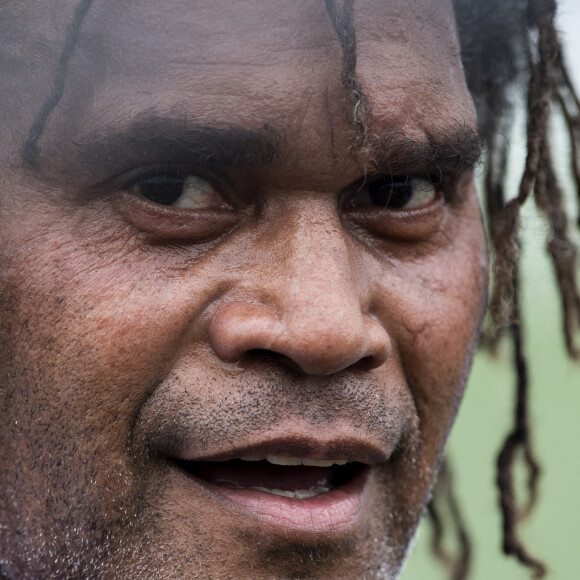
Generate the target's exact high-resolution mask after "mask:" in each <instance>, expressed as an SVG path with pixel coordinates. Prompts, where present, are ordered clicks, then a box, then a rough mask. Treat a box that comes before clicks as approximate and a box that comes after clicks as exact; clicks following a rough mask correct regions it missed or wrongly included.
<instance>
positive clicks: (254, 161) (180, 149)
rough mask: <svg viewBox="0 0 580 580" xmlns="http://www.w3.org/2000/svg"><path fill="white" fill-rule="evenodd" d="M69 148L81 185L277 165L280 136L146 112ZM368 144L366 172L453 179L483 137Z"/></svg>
mask: <svg viewBox="0 0 580 580" xmlns="http://www.w3.org/2000/svg"><path fill="white" fill-rule="evenodd" d="M119 125H120V126H121V127H122V125H121V124H119ZM72 144H73V150H72V152H71V153H72V156H71V157H69V158H68V161H67V164H68V163H71V162H72V163H73V164H74V165H75V166H76V167H77V169H78V170H80V173H79V175H82V176H83V180H85V179H88V181H92V182H95V181H100V179H101V175H102V174H103V172H106V175H107V177H110V176H111V175H114V174H115V173H122V172H124V171H128V170H131V169H135V168H137V167H141V166H145V165H166V164H167V165H171V164H184V165H185V164H188V165H191V166H199V167H203V166H207V167H219V168H236V167H240V168H248V167H250V168H251V167H266V166H269V165H272V164H274V163H275V162H277V161H280V162H283V159H282V157H283V150H284V149H285V145H286V139H285V136H284V134H283V132H282V131H280V130H278V129H275V128H274V127H272V126H270V125H268V124H264V125H263V126H262V127H259V128H257V129H248V128H244V127H240V126H235V125H233V126H232V125H227V126H226V125H224V126H217V125H211V124H204V123H196V122H195V121H194V120H192V119H191V118H187V117H171V116H169V117H168V116H164V115H159V114H157V113H154V112H149V111H147V112H144V113H141V114H140V115H138V116H137V117H136V118H135V119H134V120H133V121H132V122H131V123H130V124H129V125H128V126H126V127H125V128H121V129H116V130H112V131H111V130H109V129H108V127H105V128H103V129H102V130H100V131H97V132H94V133H91V134H88V135H87V136H86V137H84V138H80V139H77V140H75V141H72ZM369 145H370V157H371V160H372V161H371V164H370V167H368V170H369V171H368V172H369V173H375V174H378V173H381V174H391V175H400V174H403V175H404V174H416V175H432V174H459V173H460V172H462V171H465V170H467V169H470V168H472V167H473V166H474V165H475V164H476V163H477V162H478V160H479V158H480V156H481V153H482V151H483V140H482V139H481V138H480V137H479V136H478V135H477V133H476V132H475V131H474V130H473V129H471V128H469V127H465V126H461V127H460V126H451V127H449V128H447V130H445V131H440V132H439V133H436V134H435V133H434V134H425V137H423V138H422V139H421V140H418V139H412V138H410V137H409V136H408V135H406V134H405V133H404V132H402V131H391V132H389V133H384V134H380V133H378V134H377V133H374V134H372V135H371V138H370V143H369ZM52 159H53V160H54V158H52Z"/></svg>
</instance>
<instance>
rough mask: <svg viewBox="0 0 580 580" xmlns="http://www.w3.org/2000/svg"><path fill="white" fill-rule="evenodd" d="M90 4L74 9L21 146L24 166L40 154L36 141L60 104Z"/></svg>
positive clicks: (89, 1)
mask: <svg viewBox="0 0 580 580" xmlns="http://www.w3.org/2000/svg"><path fill="white" fill-rule="evenodd" d="M92 2H93V0H80V2H79V4H78V5H77V7H76V10H75V14H74V17H73V20H72V23H71V25H70V28H69V30H68V33H67V36H66V40H65V43H64V48H63V50H62V53H61V55H60V59H59V61H58V68H57V72H56V76H55V79H54V84H53V87H52V91H51V93H50V95H49V96H48V97H47V99H46V100H45V101H44V103H43V104H42V107H41V108H40V111H39V112H38V114H37V115H36V118H35V119H34V122H33V123H32V127H30V130H29V131H28V135H27V136H26V139H25V140H24V144H23V145H22V149H21V152H20V155H21V157H22V160H23V161H24V163H25V164H26V165H30V166H32V165H34V164H35V163H36V162H37V160H38V157H39V154H40V153H39V150H38V141H39V139H40V137H42V134H43V133H44V129H45V127H46V123H47V121H48V118H49V117H50V115H51V113H52V112H53V111H54V109H55V108H56V106H57V105H58V103H59V102H60V99H61V98H62V95H63V93H64V87H65V82H66V75H67V72H68V64H69V61H70V58H71V56H72V55H73V53H74V51H75V48H76V45H77V41H78V39H79V34H80V31H81V26H82V24H83V20H84V19H85V16H86V15H87V12H88V11H89V9H90V7H91V4H92Z"/></svg>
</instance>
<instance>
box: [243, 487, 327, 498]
mask: <svg viewBox="0 0 580 580" xmlns="http://www.w3.org/2000/svg"><path fill="white" fill-rule="evenodd" d="M250 489H256V490H258V491H265V492H266V493H271V494H273V495H281V496H282V497H289V498H292V499H308V498H310V497H316V496H317V495H322V494H323V493H328V492H329V491H330V488H329V487H326V486H324V485H315V486H313V487H311V488H310V489H297V490H296V491H288V490H285V489H269V488H267V487H251V488H250Z"/></svg>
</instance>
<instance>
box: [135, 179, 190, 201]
mask: <svg viewBox="0 0 580 580" xmlns="http://www.w3.org/2000/svg"><path fill="white" fill-rule="evenodd" d="M139 193H140V194H141V195H142V196H143V197H145V198H146V199H148V200H149V201H152V202H154V203H159V204H161V205H173V204H174V203H175V202H176V201H177V200H178V199H179V198H180V197H181V194H182V193H183V179H181V178H179V177H168V176H165V175H158V176H155V177H150V178H149V179H146V180H144V181H142V182H141V183H140V184H139Z"/></svg>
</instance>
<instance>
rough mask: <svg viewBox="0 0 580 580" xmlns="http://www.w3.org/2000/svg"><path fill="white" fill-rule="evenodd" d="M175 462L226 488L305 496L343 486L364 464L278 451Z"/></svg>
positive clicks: (188, 470)
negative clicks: (276, 453)
mask: <svg viewBox="0 0 580 580" xmlns="http://www.w3.org/2000/svg"><path fill="white" fill-rule="evenodd" d="M175 462H176V463H177V464H178V465H179V466H180V467H181V468H182V469H183V470H185V471H187V472H188V473H189V474H190V475H193V476H194V477H196V478H197V479H198V480H202V481H204V482H207V483H209V484H212V485H215V486H218V487H220V488H224V490H225V489H228V490H238V491H241V490H248V491H250V490H251V491H258V492H263V493H267V494H271V495H275V496H280V497H285V498H289V499H294V500H306V499H311V498H315V497H318V496H321V495H325V494H329V493H330V492H332V491H335V490H340V489H346V488H348V486H349V484H350V483H351V482H353V481H354V480H355V479H356V477H357V475H358V474H360V472H361V471H362V470H363V469H364V468H365V466H364V465H363V464H362V463H358V462H352V461H347V460H346V459H336V460H326V459H322V460H319V459H310V458H302V457H287V456H279V455H267V456H246V457H241V458H238V459H231V460H229V461H185V460H175Z"/></svg>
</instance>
